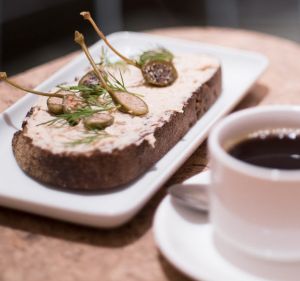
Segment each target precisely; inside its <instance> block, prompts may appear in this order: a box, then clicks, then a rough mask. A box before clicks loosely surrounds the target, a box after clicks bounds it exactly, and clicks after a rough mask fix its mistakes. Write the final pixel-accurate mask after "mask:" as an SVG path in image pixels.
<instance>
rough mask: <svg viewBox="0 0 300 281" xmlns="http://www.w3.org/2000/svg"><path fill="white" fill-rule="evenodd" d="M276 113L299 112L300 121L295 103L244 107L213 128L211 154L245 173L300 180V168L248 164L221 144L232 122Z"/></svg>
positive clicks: (261, 176)
mask: <svg viewBox="0 0 300 281" xmlns="http://www.w3.org/2000/svg"><path fill="white" fill-rule="evenodd" d="M266 112H270V113H276V112H287V113H288V114H294V113H297V114H298V115H299V123H300V106H293V105H267V106H258V107H255V108H249V109H244V110H241V111H238V112H235V113H233V114H230V115H228V116H227V117H225V118H224V119H223V120H221V121H220V122H219V123H217V125H216V126H215V127H214V128H213V129H212V131H211V133H210V135H209V138H208V145H209V151H210V154H213V155H216V158H217V159H218V161H220V162H221V163H222V164H223V165H224V166H227V167H229V168H231V169H232V170H237V171H239V172H240V173H243V174H245V175H248V176H251V177H254V178H260V179H264V180H269V181H276V182H295V181H299V182H300V169H299V170H278V169H271V168H263V167H258V166H254V165H251V164H247V163H245V162H243V161H241V160H238V159H236V158H234V157H232V156H231V155H230V154H229V153H228V152H227V151H226V150H225V149H224V148H223V147H222V145H221V143H220V135H221V133H222V131H223V130H226V127H227V126H229V125H232V123H236V122H239V120H240V118H245V117H248V118H249V119H247V120H250V119H251V117H252V116H254V115H255V114H258V113H266ZM249 133H251V132H249Z"/></svg>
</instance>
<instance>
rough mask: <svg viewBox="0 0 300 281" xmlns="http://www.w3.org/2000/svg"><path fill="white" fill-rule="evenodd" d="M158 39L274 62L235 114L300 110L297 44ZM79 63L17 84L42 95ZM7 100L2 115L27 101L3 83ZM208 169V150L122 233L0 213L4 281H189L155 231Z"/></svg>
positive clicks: (198, 32)
mask: <svg viewBox="0 0 300 281" xmlns="http://www.w3.org/2000/svg"><path fill="white" fill-rule="evenodd" d="M151 33H153V34H160V35H165V36H171V37H178V38H184V39H190V40H195V41H199V42H205V43H213V44H219V45H223V46H229V47H234V48H240V49H244V50H251V51H257V52H261V53H262V54H264V55H266V56H267V57H268V58H269V60H270V65H269V68H268V70H267V71H266V72H265V74H264V75H263V76H262V77H261V78H260V79H259V80H258V81H257V83H256V84H255V86H254V87H253V88H252V89H251V90H250V91H249V93H248V94H247V96H246V97H245V98H244V100H243V101H242V102H241V103H240V104H239V105H238V106H237V108H236V110H238V109H241V108H245V107H249V106H256V105H261V104H300V79H299V73H300V63H299V57H300V46H299V45H298V44H296V43H293V42H291V41H288V40H285V39H282V38H277V37H273V36H270V35H265V34H261V33H255V32H249V31H244V30H234V29H221V28H199V27H195V28H169V29H160V30H153V31H151ZM75 55H76V54H70V55H68V56H65V57H63V58H59V59H57V60H55V61H51V62H49V63H46V64H44V65H41V66H38V67H36V68H33V69H30V70H28V71H26V72H24V73H21V74H19V75H17V76H15V77H14V80H15V81H17V82H18V83H20V84H22V85H25V86H27V87H35V86H36V85H38V84H39V83H41V82H42V81H43V80H45V79H46V78H48V77H49V76H50V75H51V74H52V73H54V72H55V71H57V70H58V69H60V68H61V67H62V66H63V65H65V64H66V63H67V62H68V61H70V60H71V59H72V58H73V57H74V56H75ZM237 79H238V77H237ZM0 92H1V95H0V111H3V110H5V109H6V108H7V107H9V106H10V105H12V104H13V103H14V102H15V101H17V100H18V99H19V98H20V97H22V96H23V95H24V93H22V92H20V91H18V90H15V89H12V88H10V87H8V86H6V85H4V84H3V83H0ZM206 165H207V153H206V145H205V143H204V144H203V145H201V146H200V147H199V148H198V149H197V150H196V151H195V153H194V154H193V155H192V156H191V157H190V159H188V160H187V161H186V163H185V164H184V165H183V166H182V167H181V168H180V169H179V170H178V171H177V172H176V173H175V175H174V176H173V177H172V178H171V179H170V180H169V181H168V183H167V184H166V185H165V186H164V187H163V188H161V190H160V191H159V192H158V193H157V194H156V195H155V196H154V197H153V198H152V199H151V200H150V202H149V203H148V204H147V205H146V206H145V207H144V208H143V209H142V211H141V212H139V214H138V215H137V216H136V217H135V218H134V219H133V220H132V221H130V222H129V223H128V224H126V225H125V226H122V227H120V228H118V229H113V230H102V229H94V228H89V227H83V226H78V225H74V224H70V223H65V222H61V221H57V220H53V219H48V218H44V217H40V216H37V215H31V214H27V213H25V212H19V211H15V210H10V209H6V208H0V280H1V281H40V280H44V281H52V280H53V281H56V280H64V281H75V280H76V281H77V280H84V281H96V280H105V281H119V280H122V281H127V280H138V281H153V280H155V281H167V280H169V281H183V280H189V278H187V277H185V276H184V275H183V274H182V273H180V272H178V271H177V270H176V269H175V268H174V267H173V266H172V265H171V264H170V263H169V262H168V261H167V260H166V259H165V258H164V257H163V256H162V255H161V254H160V253H159V251H158V249H157V248H156V246H155V243H154V239H153V233H152V229H151V224H152V220H153V215H154V212H155V210H156V208H157V206H158V205H159V203H160V202H161V200H162V199H163V197H164V196H165V194H166V187H167V186H169V185H171V184H174V183H177V182H181V181H183V180H184V179H187V178H189V177H190V176H192V175H194V174H196V173H199V172H200V171H202V170H203V169H205V167H206ZM1 184H3V183H1ZM20 188H21V187H20ZM197 250H198V251H201V249H197Z"/></svg>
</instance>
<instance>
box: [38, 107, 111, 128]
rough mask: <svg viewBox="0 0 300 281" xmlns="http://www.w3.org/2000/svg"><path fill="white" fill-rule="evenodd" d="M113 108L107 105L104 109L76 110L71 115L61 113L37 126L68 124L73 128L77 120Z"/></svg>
mask: <svg viewBox="0 0 300 281" xmlns="http://www.w3.org/2000/svg"><path fill="white" fill-rule="evenodd" d="M115 108H117V107H116V106H110V105H108V106H106V107H105V106H103V108H97V109H93V108H89V107H85V108H81V109H78V110H77V111H75V112H72V113H63V114H60V115H57V116H56V117H55V118H53V119H51V120H49V121H46V122H43V123H41V124H38V126H42V125H47V126H53V125H56V124H58V125H64V124H70V125H71V126H75V125H77V124H78V122H79V120H80V119H82V118H86V117H90V116H92V115H93V114H95V113H97V112H103V111H108V110H113V109H115Z"/></svg>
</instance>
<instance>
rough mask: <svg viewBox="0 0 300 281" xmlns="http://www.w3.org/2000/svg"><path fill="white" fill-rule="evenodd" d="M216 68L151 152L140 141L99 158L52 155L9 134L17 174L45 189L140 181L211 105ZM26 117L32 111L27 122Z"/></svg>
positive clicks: (161, 130) (216, 91)
mask: <svg viewBox="0 0 300 281" xmlns="http://www.w3.org/2000/svg"><path fill="white" fill-rule="evenodd" d="M221 76H222V74H221V68H220V67H219V69H218V70H217V71H216V72H215V74H214V75H213V76H212V77H211V78H210V79H209V80H208V81H207V82H206V83H204V84H203V85H201V86H200V87H199V88H198V89H197V90H196V91H195V92H194V93H193V94H192V95H191V97H190V98H189V100H188V101H187V102H186V104H185V105H184V108H183V112H182V113H180V112H174V113H173V114H172V115H171V118H170V120H169V121H168V122H165V123H164V124H163V126H161V127H158V128H157V129H156V130H155V133H154V136H155V138H156V142H155V145H154V147H153V146H151V145H150V144H149V142H148V141H146V140H144V141H143V142H141V143H140V144H139V145H136V144H132V145H129V146H127V147H125V148H124V149H122V150H114V151H112V152H111V153H104V152H101V151H99V150H95V151H94V152H93V153H91V154H89V155H87V154H84V153H82V154H79V153H76V154H72V153H60V154H54V153H52V152H51V151H48V150H45V149H42V148H40V147H38V146H36V145H34V144H33V142H32V139H31V138H29V137H28V136H26V135H25V134H24V131H25V130H26V125H27V124H26V121H25V122H23V125H22V130H20V131H18V132H16V133H15V134H14V137H13V140H12V148H13V153H14V156H15V158H16V160H17V163H18V164H19V166H20V167H21V169H22V170H23V171H24V172H25V173H27V174H28V175H29V176H31V177H32V178H34V179H36V180H38V181H40V182H43V183H45V184H48V185H50V186H54V187H58V188H63V189H71V190H103V189H112V188H115V187H120V186H122V185H125V184H128V183H129V182H131V181H133V180H134V179H136V178H137V177H138V176H140V175H142V174H143V173H144V172H145V171H146V170H147V169H149V168H150V167H151V166H152V165H153V164H154V163H155V162H157V161H158V160H159V159H160V158H162V157H163V156H164V155H165V154H166V153H167V152H168V151H169V150H170V149H171V148H172V147H173V146H174V145H175V144H176V143H177V142H178V141H179V140H180V139H181V138H182V137H183V136H184V135H185V134H186V133H187V131H188V130H189V129H190V127H192V126H193V125H194V124H195V123H196V122H197V120H198V119H199V118H201V116H202V115H203V114H204V113H205V112H206V111H207V110H208V109H209V108H210V107H211V106H212V105H213V103H214V102H215V101H216V99H217V98H218V96H219V95H220V93H221V80H222V79H221ZM31 114H32V110H30V111H29V112H28V115H27V116H30V115H31Z"/></svg>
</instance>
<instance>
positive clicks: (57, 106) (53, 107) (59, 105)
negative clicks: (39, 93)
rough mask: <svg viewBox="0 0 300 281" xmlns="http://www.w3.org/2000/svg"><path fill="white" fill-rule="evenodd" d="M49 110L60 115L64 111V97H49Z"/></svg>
mask: <svg viewBox="0 0 300 281" xmlns="http://www.w3.org/2000/svg"><path fill="white" fill-rule="evenodd" d="M47 107H48V111H49V112H50V113H52V114H55V115H58V114H62V113H64V106H63V99H62V98H58V97H50V98H48V99H47Z"/></svg>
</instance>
